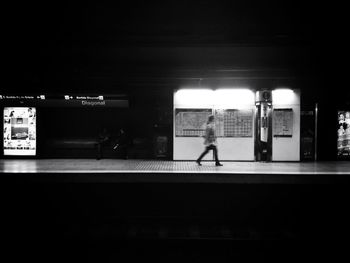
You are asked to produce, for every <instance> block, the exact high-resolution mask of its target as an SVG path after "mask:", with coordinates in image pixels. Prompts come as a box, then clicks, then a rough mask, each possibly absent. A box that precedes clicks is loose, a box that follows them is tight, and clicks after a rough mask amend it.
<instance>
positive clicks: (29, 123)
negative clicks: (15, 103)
mask: <svg viewBox="0 0 350 263" xmlns="http://www.w3.org/2000/svg"><path fill="white" fill-rule="evenodd" d="M3 121H4V123H3V124H4V125H3V128H4V130H3V149H4V155H36V108H33V107H5V108H4V112H3Z"/></svg>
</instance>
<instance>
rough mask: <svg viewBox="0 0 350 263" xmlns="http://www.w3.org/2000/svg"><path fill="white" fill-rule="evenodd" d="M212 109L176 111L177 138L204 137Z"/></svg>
mask: <svg viewBox="0 0 350 263" xmlns="http://www.w3.org/2000/svg"><path fill="white" fill-rule="evenodd" d="M211 114H212V109H175V136H176V137H202V136H204V134H205V128H206V123H207V121H208V117H209V116H210V115H211Z"/></svg>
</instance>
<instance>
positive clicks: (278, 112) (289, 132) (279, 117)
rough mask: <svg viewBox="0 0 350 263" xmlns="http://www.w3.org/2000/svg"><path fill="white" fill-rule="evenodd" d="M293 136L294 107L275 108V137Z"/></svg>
mask: <svg viewBox="0 0 350 263" xmlns="http://www.w3.org/2000/svg"><path fill="white" fill-rule="evenodd" d="M292 136H293V109H274V110H273V137H292Z"/></svg>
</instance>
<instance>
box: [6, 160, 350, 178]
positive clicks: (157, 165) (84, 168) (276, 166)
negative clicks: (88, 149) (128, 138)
mask: <svg viewBox="0 0 350 263" xmlns="http://www.w3.org/2000/svg"><path fill="white" fill-rule="evenodd" d="M223 164H224V166H222V167H216V166H215V165H214V163H213V162H203V163H202V166H198V165H197V164H196V163H195V162H190V161H159V160H116V159H102V160H94V159H40V160H33V159H32V160H29V159H22V160H17V159H16V160H14V159H8V160H0V172H1V173H104V174H105V173H123V174H126V173H143V174H147V173H152V174H154V173H169V174H171V173H181V174H211V173H215V174H266V175H267V174H268V175H273V174H304V175H312V174H342V175H344V174H349V175H350V162H346V161H342V162H306V163H303V162H269V163H264V162H223Z"/></svg>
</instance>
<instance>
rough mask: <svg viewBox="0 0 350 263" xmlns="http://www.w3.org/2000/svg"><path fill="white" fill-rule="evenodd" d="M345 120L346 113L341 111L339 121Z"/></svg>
mask: <svg viewBox="0 0 350 263" xmlns="http://www.w3.org/2000/svg"><path fill="white" fill-rule="evenodd" d="M343 120H344V114H343V113H340V114H339V121H343Z"/></svg>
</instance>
